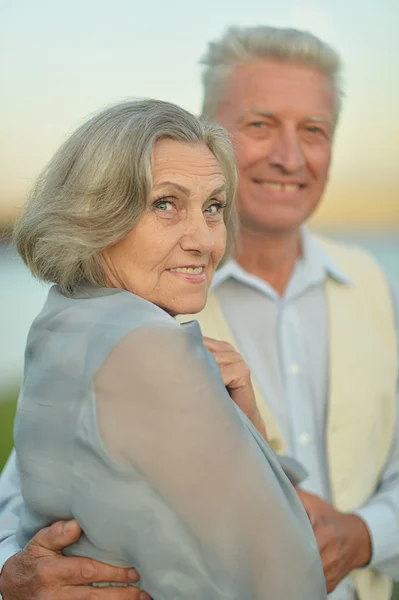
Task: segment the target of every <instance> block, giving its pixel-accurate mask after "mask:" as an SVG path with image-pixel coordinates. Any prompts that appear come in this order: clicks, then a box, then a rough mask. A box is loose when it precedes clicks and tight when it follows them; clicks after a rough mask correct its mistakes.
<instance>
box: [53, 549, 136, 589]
mask: <svg viewBox="0 0 399 600" xmlns="http://www.w3.org/2000/svg"><path fill="white" fill-rule="evenodd" d="M51 568H52V576H53V577H57V580H58V581H59V582H61V583H64V584H66V585H84V584H86V585H87V584H89V583H107V582H109V581H112V582H113V583H135V582H136V581H138V580H139V579H140V576H139V574H138V573H137V571H136V570H135V569H122V568H120V567H113V566H112V565H106V564H105V563H102V562H98V561H96V560H93V559H91V558H82V557H77V556H76V557H72V558H67V557H60V560H58V561H57V565H54V564H53V565H52V566H51Z"/></svg>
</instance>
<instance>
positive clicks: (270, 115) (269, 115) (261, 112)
mask: <svg viewBox="0 0 399 600" xmlns="http://www.w3.org/2000/svg"><path fill="white" fill-rule="evenodd" d="M249 115H256V116H257V117H265V118H266V119H268V118H274V117H275V116H276V113H275V112H273V111H271V110H257V109H255V108H250V109H249V110H247V111H245V113H244V114H243V115H241V117H240V118H239V119H238V122H239V123H241V122H242V121H244V119H246V118H247V117H248V116H249Z"/></svg>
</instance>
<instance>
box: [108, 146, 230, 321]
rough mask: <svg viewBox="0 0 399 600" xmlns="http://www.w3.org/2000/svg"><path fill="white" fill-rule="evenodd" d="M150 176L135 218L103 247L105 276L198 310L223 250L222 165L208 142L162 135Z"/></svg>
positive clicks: (172, 308) (168, 307) (168, 305)
mask: <svg viewBox="0 0 399 600" xmlns="http://www.w3.org/2000/svg"><path fill="white" fill-rule="evenodd" d="M152 179H153V187H152V190H151V193H150V197H149V198H148V201H147V207H146V209H145V211H144V213H143V215H142V216H141V218H140V221H139V222H138V224H137V225H136V226H135V227H134V228H133V229H132V230H131V231H130V232H129V233H128V235H127V236H126V237H125V238H124V239H123V240H121V241H120V242H118V243H117V244H115V245H114V246H111V247H109V248H107V249H106V250H104V252H103V254H102V257H103V261H104V267H105V273H106V276H107V280H108V283H109V285H110V286H112V287H117V288H121V289H125V290H128V291H130V292H133V293H134V294H136V295H137V296H140V297H141V298H145V299H146V300H149V301H150V302H153V303H154V304H156V305H157V306H159V307H161V308H163V309H164V310H165V311H167V312H168V313H169V314H171V315H176V314H190V313H197V312H199V311H200V310H202V308H203V307H204V306H205V303H206V299H207V294H208V289H209V285H210V283H211V280H212V277H213V274H214V272H215V269H216V267H217V265H218V263H219V262H220V260H221V259H222V257H223V254H224V250H225V244H226V228H225V224H224V221H223V209H224V206H225V204H226V190H225V178H224V175H223V172H222V169H221V167H220V166H219V163H218V161H217V160H216V158H215V156H214V155H213V154H212V152H211V151H210V150H209V149H208V148H207V146H206V145H204V144H196V145H190V144H186V143H183V142H178V141H175V140H170V139H162V140H159V141H158V142H156V144H155V147H154V156H153V171H152Z"/></svg>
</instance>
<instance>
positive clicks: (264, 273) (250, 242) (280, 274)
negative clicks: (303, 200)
mask: <svg viewBox="0 0 399 600" xmlns="http://www.w3.org/2000/svg"><path fill="white" fill-rule="evenodd" d="M238 249H239V250H238V254H237V257H236V260H237V262H238V263H239V265H241V267H242V268H243V269H245V270H246V271H247V272H248V273H251V275H255V276H256V277H259V278H260V279H263V280H264V281H266V282H267V283H268V284H269V285H271V286H272V288H273V289H275V290H276V292H277V293H278V294H279V295H280V296H282V295H283V294H284V290H285V288H286V286H287V283H288V281H289V278H290V276H291V273H292V271H293V269H294V265H295V262H296V260H297V258H298V256H300V253H301V248H300V235H299V231H290V232H289V233H284V234H282V233H280V232H279V233H269V232H268V233H265V234H262V233H259V232H256V233H253V232H250V231H246V230H243V229H241V231H240V235H239V244H238Z"/></svg>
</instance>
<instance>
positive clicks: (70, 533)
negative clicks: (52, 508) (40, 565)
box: [28, 521, 82, 552]
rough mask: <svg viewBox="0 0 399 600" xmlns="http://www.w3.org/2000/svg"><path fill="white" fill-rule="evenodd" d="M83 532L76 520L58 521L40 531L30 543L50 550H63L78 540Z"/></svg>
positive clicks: (35, 546) (32, 545)
mask: <svg viewBox="0 0 399 600" xmlns="http://www.w3.org/2000/svg"><path fill="white" fill-rule="evenodd" d="M81 534H82V530H81V528H80V527H79V524H78V523H77V522H76V521H57V522H56V523H53V525H51V527H45V528H44V529H41V530H40V531H38V532H37V534H36V535H35V536H34V537H33V538H32V540H31V541H30V542H29V544H28V545H29V546H30V547H34V548H39V549H43V550H49V551H50V552H61V550H63V549H64V548H66V546H70V545H71V544H73V543H74V542H76V541H77V540H78V539H79V538H80V536H81Z"/></svg>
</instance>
